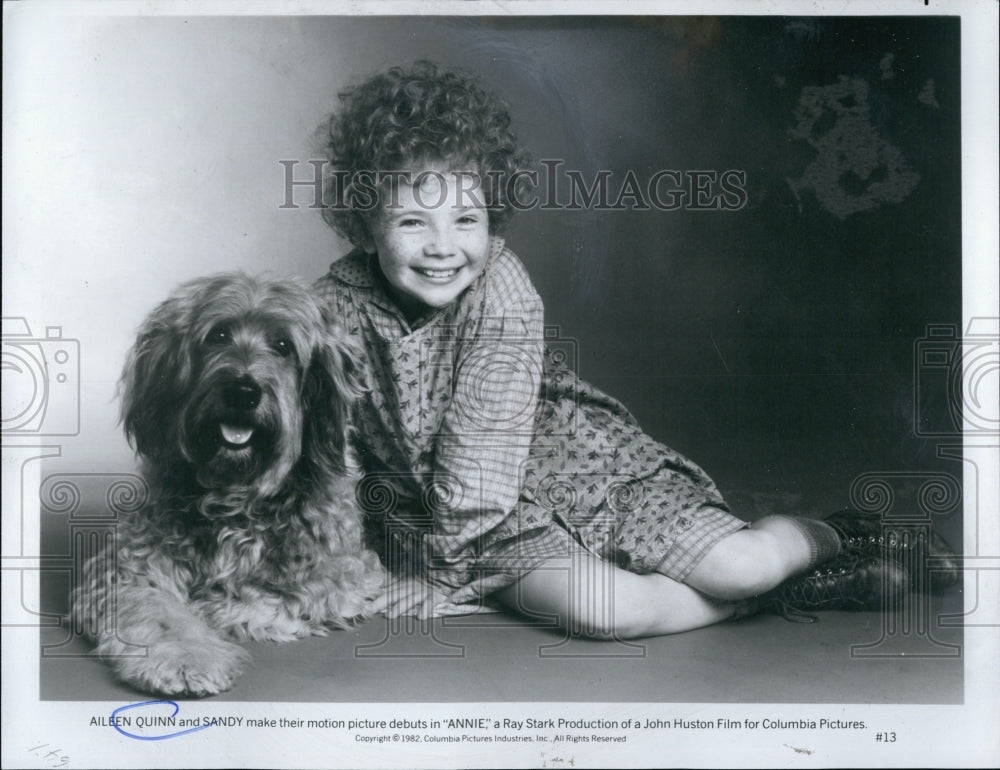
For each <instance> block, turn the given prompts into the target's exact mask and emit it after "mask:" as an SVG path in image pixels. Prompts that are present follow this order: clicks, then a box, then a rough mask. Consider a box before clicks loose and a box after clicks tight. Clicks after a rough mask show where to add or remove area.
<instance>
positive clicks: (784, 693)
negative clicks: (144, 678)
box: [40, 590, 963, 704]
mask: <svg viewBox="0 0 1000 770" xmlns="http://www.w3.org/2000/svg"><path fill="white" fill-rule="evenodd" d="M959 612H961V593H960V591H957V590H955V591H952V592H950V593H948V594H946V595H944V596H935V597H921V596H913V597H912V601H910V602H909V604H907V605H906V606H904V607H903V608H902V609H900V610H899V611H896V612H894V613H889V614H887V615H883V614H881V613H877V612H861V613H847V612H828V613H823V614H822V615H821V616H820V620H819V622H817V623H813V624H804V623H793V622H789V621H786V620H784V619H782V618H780V617H777V616H758V617H754V618H749V619H746V620H743V621H740V622H737V623H723V624H720V625H716V626H712V627H709V628H704V629H699V630H696V631H690V632H687V633H683V634H678V635H674V636H669V637H659V638H653V639H646V640H642V641H641V642H631V643H625V642H620V643H616V642H593V641H585V640H579V639H574V640H567V639H566V638H565V637H564V636H562V635H561V634H560V633H559V632H557V631H555V630H553V629H551V628H549V627H545V625H544V623H542V624H536V625H526V624H525V623H524V622H521V621H514V620H511V619H510V618H508V617H506V616H503V615H499V614H479V615H469V616H462V617H454V618H446V619H438V620H435V621H433V622H431V623H425V624H422V623H420V622H418V621H415V620H412V619H411V620H404V621H400V622H394V623H392V624H390V623H389V621H386V620H385V619H384V618H378V619H375V620H372V621H370V622H368V623H367V624H365V625H363V626H361V627H359V628H356V629H353V630H350V631H343V632H337V633H334V634H333V635H331V636H328V637H313V638H309V639H304V640H301V641H297V642H292V643H287V644H263V643H258V644H248V645H246V647H247V649H248V650H249V651H250V652H251V653H252V655H253V658H254V667H253V668H252V669H251V670H250V671H249V672H248V673H247V674H246V675H245V676H244V677H243V678H242V679H241V680H240V681H239V682H238V683H237V684H236V686H235V687H234V688H233V689H232V690H231V691H229V692H227V693H225V694H222V695H218V696H215V697H213V698H212V699H211V700H217V701H291V702H373V703H378V702H476V701H512V702H518V701H570V702H580V701H585V702H586V701H589V702H670V703H736V702H740V703H751V702H752V703H865V704H892V703H900V704H959V703H962V702H963V658H962V639H963V633H962V629H961V627H960V626H956V625H949V624H953V623H955V622H956V620H957V619H958V615H957V613H959ZM41 641H42V645H43V649H42V658H41V686H40V697H41V699H42V700H57V701H58V700H87V701H128V700H134V699H135V698H136V697H137V695H141V694H139V693H136V692H135V691H133V690H131V689H130V688H128V687H126V686H124V685H122V684H120V683H118V682H117V681H115V680H114V678H113V677H112V675H111V671H110V669H109V668H108V667H107V666H105V665H104V664H103V663H101V662H100V661H98V660H96V659H95V658H93V657H92V656H90V654H89V645H88V644H87V643H86V642H85V641H84V640H83V639H81V638H78V637H74V636H72V635H71V633H70V632H69V630H68V628H66V627H53V628H48V629H43V630H42V633H41Z"/></svg>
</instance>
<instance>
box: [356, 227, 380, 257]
mask: <svg viewBox="0 0 1000 770" xmlns="http://www.w3.org/2000/svg"><path fill="white" fill-rule="evenodd" d="M358 245H359V246H361V248H362V250H364V251H365V252H366V253H368V254H374V253H375V252H376V251H377V249H376V248H375V239H374V238H372V237H371V234H370V233H369V232H368V231H367V230H365V232H364V234H363V235H362V236H361V238H360V242H359V244H358Z"/></svg>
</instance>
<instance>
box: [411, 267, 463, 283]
mask: <svg viewBox="0 0 1000 770" xmlns="http://www.w3.org/2000/svg"><path fill="white" fill-rule="evenodd" d="M413 269H414V270H416V271H417V272H418V273H420V275H422V276H424V278H430V279H431V280H432V281H447V280H449V279H450V278H454V277H455V276H456V275H457V274H458V271H459V270H460V269H461V268H458V267H453V268H451V269H450V270H431V269H429V268H423V267H415V268H413Z"/></svg>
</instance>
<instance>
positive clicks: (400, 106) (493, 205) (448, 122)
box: [319, 61, 528, 245]
mask: <svg viewBox="0 0 1000 770" xmlns="http://www.w3.org/2000/svg"><path fill="white" fill-rule="evenodd" d="M338 99H339V101H340V110H339V111H337V112H335V113H333V114H332V115H330V116H329V117H328V118H327V119H326V120H325V121H324V122H323V123H322V124H321V126H320V129H319V134H320V138H321V141H322V142H323V150H324V153H325V155H326V160H327V171H328V174H327V176H326V179H325V180H324V188H323V193H324V204H325V205H324V208H323V219H324V220H325V221H326V223H327V224H329V225H330V226H331V227H332V228H333V229H334V230H335V231H336V232H337V233H338V234H340V235H342V236H343V237H345V238H347V240H349V241H350V242H351V243H353V244H355V245H359V244H360V243H362V242H363V241H364V240H365V239H366V237H367V236H368V235H369V233H370V230H369V222H370V220H371V219H372V218H373V217H374V216H375V214H376V213H377V211H378V206H377V203H378V200H377V199H376V198H375V197H374V196H379V195H381V194H383V190H380V189H379V188H378V186H373V185H372V184H371V180H372V178H373V176H374V175H375V174H377V173H378V172H397V171H404V170H408V169H416V168H417V167H418V166H421V165H430V164H434V163H436V162H441V161H443V162H444V163H446V164H447V165H448V167H449V168H450V169H451V170H462V171H473V170H474V171H476V172H477V173H478V174H479V176H480V180H481V184H482V191H483V196H484V198H485V201H484V203H485V205H486V208H487V211H488V212H489V229H490V233H498V232H501V231H502V230H503V228H504V226H505V225H506V224H507V222H508V221H509V219H510V217H511V215H512V214H513V208H512V207H511V205H510V200H511V196H512V195H518V194H519V193H520V192H521V189H520V188H521V187H523V185H524V184H525V183H526V182H525V179H524V174H518V173H517V172H518V171H521V170H523V169H524V167H525V166H526V164H527V162H528V153H527V152H526V151H525V150H524V149H523V148H522V147H521V146H520V145H519V144H518V141H517V138H516V136H515V135H514V133H513V131H512V130H511V127H510V124H511V117H510V112H509V110H508V108H507V105H506V104H505V103H504V102H503V101H502V100H501V99H499V98H498V97H497V96H496V95H495V94H492V93H490V92H488V91H486V90H484V89H483V88H482V87H480V86H479V85H478V84H477V83H476V81H475V79H474V78H473V77H472V76H470V75H468V74H466V73H464V72H462V71H460V70H449V69H443V68H439V67H438V66H437V65H436V64H434V63H433V62H429V61H418V62H416V63H414V64H413V65H412V66H411V67H410V68H408V69H407V68H403V67H392V68H391V69H389V70H388V71H386V72H381V73H378V74H377V75H374V76H372V77H370V78H369V79H368V80H366V81H364V82H362V83H359V84H358V85H355V86H352V87H349V88H346V89H344V90H343V91H341V92H340V94H339V95H338ZM365 180H367V184H366V181H365Z"/></svg>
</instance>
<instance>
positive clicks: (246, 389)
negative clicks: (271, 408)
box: [226, 377, 260, 409]
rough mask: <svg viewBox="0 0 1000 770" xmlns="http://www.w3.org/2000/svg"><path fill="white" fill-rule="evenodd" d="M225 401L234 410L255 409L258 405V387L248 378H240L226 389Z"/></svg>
mask: <svg viewBox="0 0 1000 770" xmlns="http://www.w3.org/2000/svg"><path fill="white" fill-rule="evenodd" d="M226 399H227V400H228V401H229V404H230V406H232V407H234V408H236V409H255V408H256V407H257V404H259V403H260V385H258V384H257V383H256V382H254V381H253V380H251V379H250V378H249V377H241V378H240V379H238V380H236V381H235V382H233V383H232V384H230V386H229V387H228V388H227V390H226Z"/></svg>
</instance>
